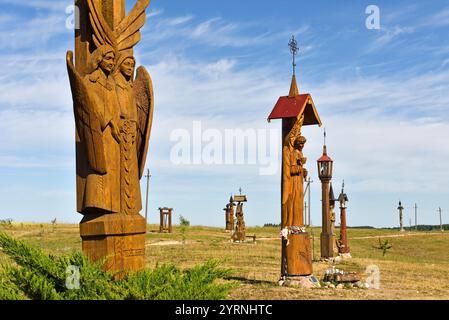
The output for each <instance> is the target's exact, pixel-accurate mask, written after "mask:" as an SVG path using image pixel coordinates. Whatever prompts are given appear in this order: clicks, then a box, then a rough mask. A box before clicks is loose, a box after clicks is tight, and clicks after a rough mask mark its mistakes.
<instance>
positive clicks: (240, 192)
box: [239, 187, 242, 195]
mask: <svg viewBox="0 0 449 320" xmlns="http://www.w3.org/2000/svg"><path fill="white" fill-rule="evenodd" d="M239 191H240V195H242V187H240V189H239Z"/></svg>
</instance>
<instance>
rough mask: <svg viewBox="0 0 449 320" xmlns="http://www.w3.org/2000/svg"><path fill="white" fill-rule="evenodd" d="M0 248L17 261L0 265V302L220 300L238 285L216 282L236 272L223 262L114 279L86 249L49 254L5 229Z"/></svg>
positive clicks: (158, 269)
mask: <svg viewBox="0 0 449 320" xmlns="http://www.w3.org/2000/svg"><path fill="white" fill-rule="evenodd" d="M0 249H2V251H3V252H4V253H5V254H6V255H8V256H9V257H10V258H11V259H12V260H13V261H14V262H15V264H14V265H12V264H11V265H6V266H3V267H2V268H1V269H0V300H19V299H33V300H130V299H132V300H181V299H185V300H187V299H188V300H196V299H197V300H219V299H225V298H226V297H227V295H228V293H229V291H230V290H231V289H232V288H233V287H234V284H233V283H229V282H223V283H217V280H218V279H222V278H224V277H227V276H229V275H230V274H231V270H229V269H222V268H219V262H218V261H209V262H207V263H206V264H204V265H201V266H197V267H194V268H192V269H189V270H185V271H182V270H180V269H178V268H177V267H176V266H174V265H162V266H157V267H156V268H155V269H153V270H144V271H141V272H138V273H134V274H131V275H129V276H127V277H125V278H124V279H122V280H117V281H114V274H112V273H108V272H105V271H103V270H102V268H101V266H102V264H101V263H91V262H89V261H88V259H87V258H86V257H85V256H84V255H82V254H81V253H74V254H72V255H71V256H62V257H54V256H51V255H45V254H44V253H43V252H42V251H41V250H39V249H36V248H33V247H30V246H28V245H26V244H25V243H23V242H22V241H18V240H15V239H13V238H11V237H10V236H8V235H6V234H4V233H0ZM69 266H76V267H78V268H79V270H80V279H79V289H74V290H70V289H68V286H67V285H66V279H67V275H68V273H67V270H68V267H69Z"/></svg>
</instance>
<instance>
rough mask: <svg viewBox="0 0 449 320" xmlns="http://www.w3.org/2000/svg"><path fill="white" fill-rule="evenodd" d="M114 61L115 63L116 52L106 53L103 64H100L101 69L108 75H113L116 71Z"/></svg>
mask: <svg viewBox="0 0 449 320" xmlns="http://www.w3.org/2000/svg"><path fill="white" fill-rule="evenodd" d="M114 61H115V54H114V52H108V53H106V55H105V56H104V57H103V60H101V62H100V67H101V69H103V70H104V71H106V72H107V73H111V72H112V70H114V66H115V62H114Z"/></svg>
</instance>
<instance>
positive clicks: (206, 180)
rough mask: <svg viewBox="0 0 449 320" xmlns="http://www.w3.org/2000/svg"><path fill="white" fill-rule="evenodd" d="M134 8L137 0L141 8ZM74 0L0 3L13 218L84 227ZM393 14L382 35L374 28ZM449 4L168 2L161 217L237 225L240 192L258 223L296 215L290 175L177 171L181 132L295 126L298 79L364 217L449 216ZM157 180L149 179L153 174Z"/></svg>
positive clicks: (8, 199) (153, 47)
mask: <svg viewBox="0 0 449 320" xmlns="http://www.w3.org/2000/svg"><path fill="white" fill-rule="evenodd" d="M128 2H129V5H131V1H128ZM70 4H72V1H64V0H62V1H54V0H29V1H20V2H19V1H15V0H0V8H1V10H0V43H1V46H0V58H1V61H2V62H3V67H2V73H1V74H0V119H1V121H0V132H1V134H0V203H1V204H2V205H1V206H0V219H1V218H12V219H14V220H16V221H50V220H52V219H54V218H55V217H56V218H57V219H58V220H59V221H66V222H74V223H76V222H79V221H80V219H81V216H80V215H79V214H77V213H76V212H75V168H74V165H75V160H74V159H75V156H74V120H73V113H72V104H71V94H70V89H69V84H68V79H67V75H66V69H65V61H64V58H65V51H66V50H69V49H70V50H71V49H73V31H71V30H68V29H67V28H66V20H67V18H68V15H67V14H66V8H67V6H69V5H70ZM371 4H374V5H377V6H378V7H379V8H380V19H381V20H380V24H381V28H380V30H368V29H367V28H366V26H365V20H366V18H367V16H368V15H367V14H366V13H365V9H366V7H367V6H368V5H371ZM448 31H449V1H443V0H439V1H432V2H430V1H426V2H423V1H413V2H412V1H394V2H393V1H351V2H349V1H347V2H344V3H342V1H318V0H317V1H294V0H280V1H275V2H274V1H256V0H246V1H233V0H229V1H210V0H195V1H179V0H177V1H176V0H164V1H162V0H153V1H152V2H151V4H150V7H149V10H148V22H147V25H146V26H145V27H144V29H143V31H142V41H141V42H140V44H139V45H138V46H137V48H136V57H137V59H138V64H142V65H145V66H146V67H147V69H148V70H149V72H150V73H151V75H152V77H153V82H154V86H155V93H156V110H155V119H154V121H155V123H154V126H153V136H152V140H151V146H150V154H149V160H148V167H149V168H150V169H151V171H152V175H153V177H152V179H151V184H150V189H151V192H150V222H153V223H156V222H157V208H158V207H160V206H170V207H173V208H174V209H175V214H176V215H177V217H175V220H176V221H177V219H178V217H179V215H183V216H185V217H187V218H188V219H189V220H190V221H191V222H192V223H193V224H202V225H211V226H224V214H223V211H222V208H223V207H224V205H225V204H226V201H227V200H228V199H229V195H230V194H231V193H237V192H238V189H239V187H242V188H243V191H244V192H245V193H246V194H247V195H248V197H249V202H248V203H247V205H246V208H245V210H246V211H245V214H246V220H247V224H248V225H263V224H264V223H275V222H276V223H277V222H279V220H280V204H279V202H280V173H278V174H277V175H273V176H261V175H259V167H258V166H254V165H234V166H230V165H202V166H195V165H189V166H186V165H179V166H177V165H174V164H173V163H171V161H170V150H171V148H172V147H173V144H174V143H173V142H172V141H170V134H171V133H172V132H173V130H175V129H187V130H189V131H191V130H192V124H193V121H201V123H202V126H203V127H204V128H212V129H218V130H220V131H223V130H225V129H235V128H241V129H246V128H253V129H265V128H267V129H277V130H279V129H280V123H279V122H272V123H271V124H268V123H267V122H266V118H267V116H268V114H269V113H270V111H271V109H272V107H273V106H274V104H275V102H276V101H277V98H278V97H279V96H281V95H286V94H287V93H288V89H289V85H290V77H291V57H290V53H289V50H288V47H287V43H288V40H289V38H290V37H291V35H292V34H295V36H296V38H297V39H298V41H299V45H300V48H301V53H300V55H299V57H298V79H299V87H300V91H301V92H310V93H311V94H312V96H313V99H314V101H315V104H316V106H317V109H318V112H319V114H320V116H321V119H322V121H323V123H324V125H325V126H326V130H327V132H328V149H329V153H330V155H331V157H332V158H333V159H334V160H335V171H334V184H335V188H336V189H339V188H340V187H339V186H340V185H341V182H342V180H343V179H345V181H346V188H347V193H348V195H349V198H350V202H349V208H348V222H349V224H350V225H372V226H378V227H380V226H396V225H398V220H399V219H398V213H397V210H396V207H397V203H398V201H399V199H401V200H402V201H403V202H404V204H405V207H406V211H405V214H406V218H405V221H406V222H407V224H408V222H409V217H410V216H412V207H413V205H414V203H415V202H417V203H418V207H419V221H418V222H419V223H426V224H437V223H438V222H439V220H438V215H437V211H436V210H437V208H438V207H440V206H441V207H442V208H443V215H444V217H443V219H445V220H446V222H448V221H449V188H448V183H447V181H448V180H449V170H448V166H447V164H446V162H447V160H446V159H449V143H448V141H447V139H448V137H449V112H448V106H449V95H448V92H449V37H448V36H447V34H448ZM304 134H305V135H306V136H307V138H308V141H309V142H308V144H307V145H306V148H305V150H304V152H305V155H306V156H307V157H308V158H309V163H308V165H307V167H308V169H309V171H310V174H311V176H312V179H313V180H314V181H315V182H314V184H313V187H312V222H313V223H314V224H320V216H321V212H320V211H321V210H320V208H321V203H320V185H319V183H318V177H317V174H316V168H315V167H316V163H315V160H316V159H317V158H319V156H320V153H321V148H322V129H320V128H318V127H310V128H305V129H304ZM142 186H144V183H143V182H142Z"/></svg>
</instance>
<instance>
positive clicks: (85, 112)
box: [66, 51, 106, 174]
mask: <svg viewBox="0 0 449 320" xmlns="http://www.w3.org/2000/svg"><path fill="white" fill-rule="evenodd" d="M66 60H67V70H68V73H69V79H70V86H71V89H72V97H73V108H74V113H75V122H76V129H77V132H78V135H79V137H80V141H83V142H85V143H84V146H85V148H86V153H87V158H88V161H89V165H90V167H91V168H92V169H93V170H95V171H96V172H98V173H99V174H106V159H105V154H104V145H103V138H102V130H101V123H100V119H99V117H98V116H97V112H96V110H95V104H94V99H93V97H92V96H91V95H90V91H89V90H88V88H87V87H86V84H85V83H84V81H83V78H82V77H81V76H80V74H79V73H78V72H77V71H76V69H75V66H74V64H73V52H72V51H69V52H67V57H66Z"/></svg>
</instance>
